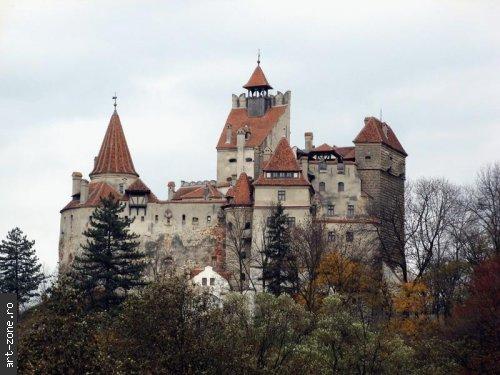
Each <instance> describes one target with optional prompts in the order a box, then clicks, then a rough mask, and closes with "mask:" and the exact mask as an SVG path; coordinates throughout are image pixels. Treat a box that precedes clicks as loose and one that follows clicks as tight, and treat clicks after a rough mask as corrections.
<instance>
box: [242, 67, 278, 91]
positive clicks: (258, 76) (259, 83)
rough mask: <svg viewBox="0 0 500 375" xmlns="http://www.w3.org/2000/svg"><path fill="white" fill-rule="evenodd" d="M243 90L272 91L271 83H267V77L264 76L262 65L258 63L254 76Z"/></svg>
mask: <svg viewBox="0 0 500 375" xmlns="http://www.w3.org/2000/svg"><path fill="white" fill-rule="evenodd" d="M243 88H245V89H247V90H251V89H257V88H259V89H265V90H272V87H271V85H270V84H269V82H267V78H266V75H265V74H264V71H263V70H262V68H261V67H260V63H257V67H256V68H255V70H254V71H253V73H252V75H251V76H250V79H249V80H248V82H247V83H246V85H244V86H243Z"/></svg>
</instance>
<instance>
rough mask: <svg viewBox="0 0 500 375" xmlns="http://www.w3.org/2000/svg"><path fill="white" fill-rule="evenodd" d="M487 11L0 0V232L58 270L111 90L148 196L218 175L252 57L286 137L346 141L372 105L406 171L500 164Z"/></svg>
mask: <svg viewBox="0 0 500 375" xmlns="http://www.w3.org/2000/svg"><path fill="white" fill-rule="evenodd" d="M499 3H500V2H498V1H465V0H464V1H462V0H455V1H423V0H419V1H399V0H398V1H362V2H361V1H360V2H357V1H349V2H347V1H331V0H330V1H324V2H316V1H308V2H304V1H297V2H294V1H290V0H288V1H277V0H274V1H269V0H267V1H250V0H246V1H237V0H232V1H199V2H197V1H145V0H141V1H139V0H137V1H126V0H116V1H105V0H99V1H97V0H95V1H83V0H79V1H70V0H64V1H47V0H46V1H41V0H36V1H26V0H15V1H10V0H0V172H1V175H0V179H1V184H0V208H1V213H0V237H4V236H5V235H6V233H7V231H8V230H9V229H11V228H13V227H14V226H19V227H20V228H21V229H22V230H24V231H25V233H27V234H28V236H29V237H30V238H32V239H35V240H36V242H37V245H36V246H37V252H38V256H39V258H40V259H41V261H42V262H43V263H44V265H45V267H46V269H47V270H54V269H55V267H56V265H57V257H58V255H57V248H58V235H59V210H60V209H61V208H62V207H63V206H64V205H65V204H66V203H67V202H68V201H69V199H70V193H71V173H72V172H73V171H81V172H83V173H84V175H88V173H89V172H90V171H91V167H92V163H93V158H94V156H95V155H97V153H98V150H99V147H100V144H101V142H102V138H103V136H104V132H105V130H106V127H107V124H108V121H109V117H110V116H111V113H112V109H113V106H112V100H111V97H112V96H113V94H114V92H115V91H116V92H117V93H118V111H119V114H120V117H121V120H122V124H123V126H124V130H125V134H126V137H127V141H128V145H129V148H130V151H131V153H132V157H133V160H134V163H135V166H136V170H137V171H138V172H139V174H140V175H141V177H142V178H143V180H144V181H145V182H146V183H147V184H148V185H149V186H150V188H151V189H152V190H153V191H154V192H155V193H156V194H157V195H158V196H159V197H161V198H166V195H167V188H166V184H167V181H169V180H174V181H176V182H177V183H179V181H180V180H181V179H184V180H199V179H213V178H215V173H216V164H215V163H216V152H215V145H216V142H217V140H218V137H219V133H220V131H221V129H222V127H223V126H224V123H225V119H226V117H227V114H228V111H229V109H230V106H231V94H232V93H238V94H239V93H240V92H242V91H243V89H242V88H241V86H242V85H243V84H244V83H246V81H247V79H248V78H249V76H250V74H251V72H252V71H253V69H254V67H255V61H256V52H257V49H258V48H260V49H261V50H262V67H263V69H264V71H265V73H266V75H267V78H268V80H269V81H270V83H271V85H273V86H274V88H275V89H278V90H280V91H282V92H284V91H285V90H288V89H289V90H291V91H292V107H291V113H292V119H291V129H292V144H294V145H297V146H299V147H302V146H303V143H304V140H303V134H304V132H305V131H313V132H314V138H315V144H316V145H319V144H321V143H323V142H327V143H330V144H335V145H338V146H347V145H351V144H352V140H353V139H354V137H355V136H356V134H357V133H358V132H359V130H360V129H361V127H362V125H363V119H364V118H365V117H366V116H371V115H375V116H377V117H378V115H379V113H380V109H382V111H383V120H384V121H386V122H388V123H389V124H390V125H391V127H392V128H393V130H394V131H395V132H396V134H397V136H398V137H399V140H400V141H401V143H402V144H403V146H404V147H405V149H406V151H407V152H408V154H409V157H408V159H407V174H408V176H409V178H412V179H413V178H418V177H420V176H445V177H446V178H448V179H449V180H451V181H453V182H456V183H467V182H469V181H471V180H472V179H473V176H474V174H475V172H476V171H477V169H478V167H479V166H480V165H481V164H482V163H485V162H488V161H492V160H499V159H500V156H499V150H500V137H499V130H500V120H499V117H500V113H499V94H500V78H499V66H500V26H499V19H500V6H499V5H500V4H499ZM347 4H349V5H347Z"/></svg>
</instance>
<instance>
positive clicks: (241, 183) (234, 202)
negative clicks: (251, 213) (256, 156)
mask: <svg viewBox="0 0 500 375" xmlns="http://www.w3.org/2000/svg"><path fill="white" fill-rule="evenodd" d="M226 196H228V197H230V198H231V200H230V202H229V204H230V205H231V206H251V205H252V184H251V182H250V178H249V177H248V175H247V174H246V173H245V172H243V173H241V174H240V177H238V181H236V184H235V185H234V187H231V188H230V189H229V190H228V192H227V194H226Z"/></svg>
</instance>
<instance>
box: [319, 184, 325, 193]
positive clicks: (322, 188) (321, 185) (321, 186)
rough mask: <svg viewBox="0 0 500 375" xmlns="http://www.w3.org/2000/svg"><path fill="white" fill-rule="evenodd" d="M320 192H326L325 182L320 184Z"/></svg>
mask: <svg viewBox="0 0 500 375" xmlns="http://www.w3.org/2000/svg"><path fill="white" fill-rule="evenodd" d="M319 191H325V183H324V182H320V183H319Z"/></svg>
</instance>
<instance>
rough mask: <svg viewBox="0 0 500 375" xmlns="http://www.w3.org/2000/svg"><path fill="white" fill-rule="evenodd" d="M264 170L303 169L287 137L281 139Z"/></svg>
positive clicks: (286, 170)
mask: <svg viewBox="0 0 500 375" xmlns="http://www.w3.org/2000/svg"><path fill="white" fill-rule="evenodd" d="M263 170H264V171H266V172H298V171H301V170H302V169H301V168H300V166H299V163H298V162H297V158H296V157H295V154H294V153H293V150H292V148H291V147H290V144H289V143H288V140H287V139H286V138H285V137H282V138H281V139H280V141H279V142H278V145H277V146H276V149H275V150H274V152H273V154H272V155H271V158H270V159H269V161H268V162H267V164H266V165H265V166H264V167H263Z"/></svg>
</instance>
